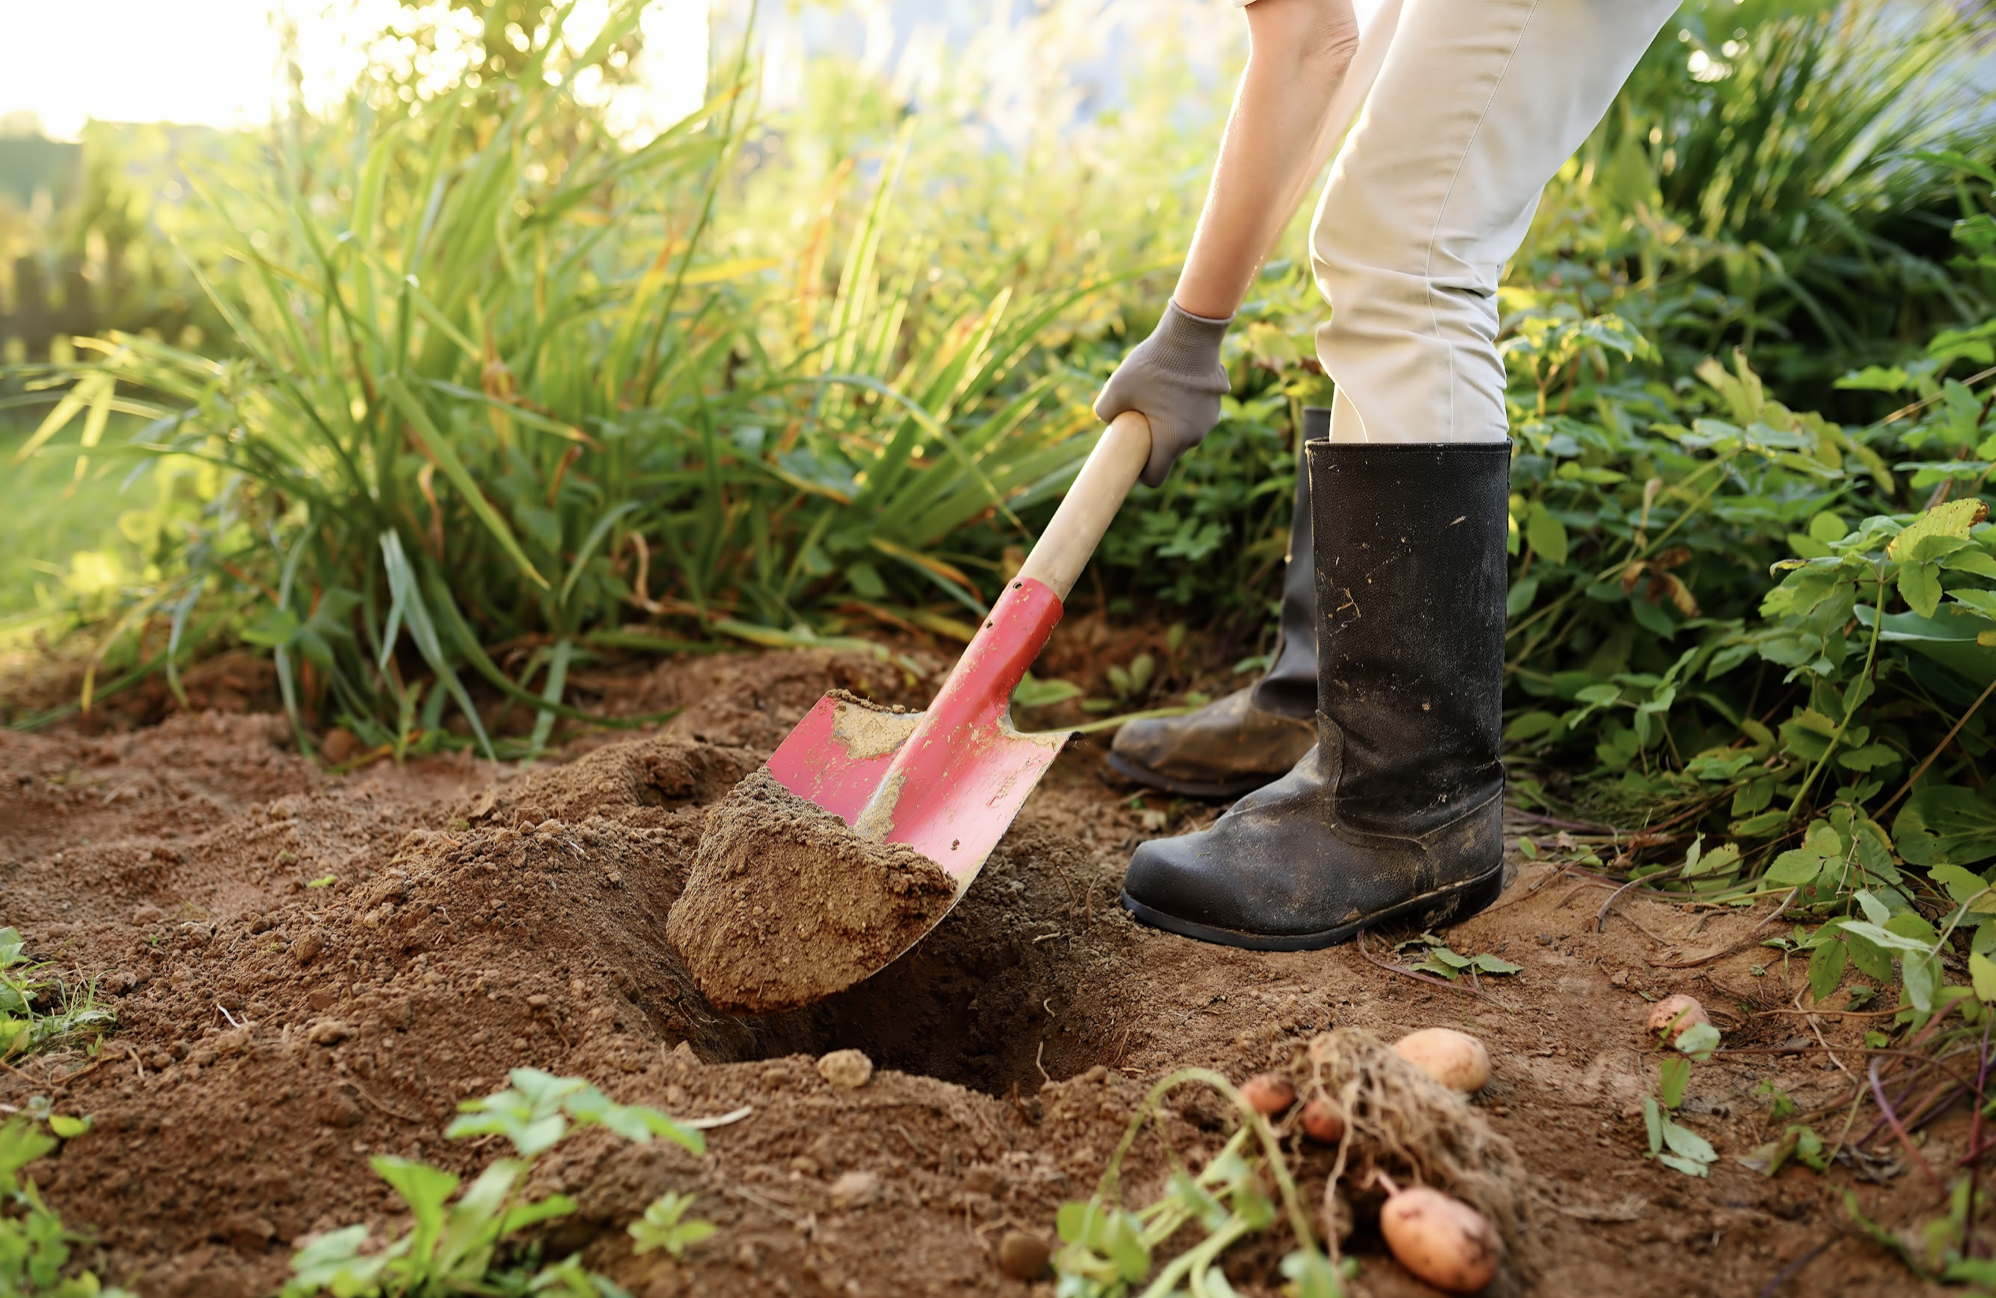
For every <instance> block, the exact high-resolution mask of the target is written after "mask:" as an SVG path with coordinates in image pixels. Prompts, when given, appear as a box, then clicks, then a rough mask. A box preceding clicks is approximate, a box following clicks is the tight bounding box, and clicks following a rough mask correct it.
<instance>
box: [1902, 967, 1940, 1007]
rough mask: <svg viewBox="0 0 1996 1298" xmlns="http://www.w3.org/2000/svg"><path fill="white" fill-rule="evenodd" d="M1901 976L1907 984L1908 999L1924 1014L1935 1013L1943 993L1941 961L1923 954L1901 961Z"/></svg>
mask: <svg viewBox="0 0 1996 1298" xmlns="http://www.w3.org/2000/svg"><path fill="white" fill-rule="evenodd" d="M1899 976H1900V979H1901V980H1902V981H1903V982H1904V983H1905V984H1906V999H1907V1000H1909V1001H1911V1002H1912V1003H1913V1008H1914V1009H1916V1010H1918V1011H1919V1012H1920V1013H1922V1014H1928V1013H1931V1012H1932V1011H1933V1008H1934V1003H1935V1001H1936V1000H1937V999H1938V998H1939V996H1940V991H1941V959H1940V957H1939V956H1937V955H1928V954H1926V953H1925V952H1922V953H1921V954H1919V955H1908V956H1906V957H1905V958H1903V959H1902V960H1900V961H1899Z"/></svg>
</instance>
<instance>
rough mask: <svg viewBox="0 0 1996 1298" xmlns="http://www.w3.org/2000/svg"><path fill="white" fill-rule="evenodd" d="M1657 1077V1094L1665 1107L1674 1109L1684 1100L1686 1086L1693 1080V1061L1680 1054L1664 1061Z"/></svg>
mask: <svg viewBox="0 0 1996 1298" xmlns="http://www.w3.org/2000/svg"><path fill="white" fill-rule="evenodd" d="M1659 1073H1660V1076H1659V1077H1658V1079H1657V1094H1658V1096H1659V1097H1660V1098H1661V1099H1662V1101H1663V1107H1664V1108H1666V1109H1674V1108H1676V1107H1677V1106H1678V1105H1680V1104H1682V1103H1683V1102H1684V1088H1685V1086H1686V1085H1688V1084H1689V1083H1690V1081H1691V1061H1690V1060H1689V1059H1686V1058H1684V1057H1683V1056H1682V1055H1678V1056H1676V1057H1674V1058H1670V1059H1666V1060H1664V1061H1663V1064H1662V1066H1661V1068H1660V1069H1659Z"/></svg>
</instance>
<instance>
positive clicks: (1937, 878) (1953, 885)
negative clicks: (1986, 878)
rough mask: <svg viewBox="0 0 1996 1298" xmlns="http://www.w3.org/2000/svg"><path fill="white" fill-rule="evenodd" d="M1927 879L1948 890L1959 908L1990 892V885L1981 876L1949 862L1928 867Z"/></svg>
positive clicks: (1948, 893)
mask: <svg viewBox="0 0 1996 1298" xmlns="http://www.w3.org/2000/svg"><path fill="white" fill-rule="evenodd" d="M1927 877H1928V878H1930V879H1932V880H1933V881H1934V882H1935V883H1938V884H1939V885H1941V886H1942V887H1943V888H1945V889H1947V895H1948V896H1949V897H1951V898H1953V900H1954V904H1955V905H1957V906H1966V905H1967V904H1968V903H1969V902H1971V901H1974V900H1975V899H1976V898H1978V897H1980V896H1981V895H1982V894H1983V893H1985V892H1988V891H1989V885H1988V884H1986V883H1984V882H1983V881H1982V876H1981V875H1979V874H1976V873H1975V872H1974V871H1973V870H1965V869H1963V868H1962V867H1960V866H1958V865H1954V864H1952V863H1950V862H1947V861H1942V862H1940V863H1939V864H1937V865H1931V866H1928V867H1927Z"/></svg>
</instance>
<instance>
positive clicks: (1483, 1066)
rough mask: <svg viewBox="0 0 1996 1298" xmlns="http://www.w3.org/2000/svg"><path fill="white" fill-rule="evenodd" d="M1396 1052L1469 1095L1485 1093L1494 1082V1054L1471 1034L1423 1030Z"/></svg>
mask: <svg viewBox="0 0 1996 1298" xmlns="http://www.w3.org/2000/svg"><path fill="white" fill-rule="evenodd" d="M1393 1049H1394V1051H1395V1053H1397V1054H1398V1055H1399V1056H1400V1057H1401V1058H1402V1059H1405V1060H1406V1061H1407V1062H1408V1063H1410V1064H1413V1065H1414V1066H1415V1067H1417V1068H1419V1069H1420V1070H1421V1071H1422V1072H1424V1073H1426V1074H1427V1075H1428V1076H1430V1077H1432V1078H1434V1079H1435V1080H1436V1081H1438V1082H1440V1083H1441V1084H1442V1085H1443V1086H1446V1087H1448V1088H1449V1089H1450V1090H1455V1091H1461V1092H1462V1093H1463V1094H1465V1095H1469V1094H1473V1093H1475V1092H1477V1091H1480V1090H1482V1089H1483V1086H1484V1083H1486V1082H1488V1081H1489V1080H1490V1052H1489V1051H1488V1050H1485V1049H1484V1048H1483V1043H1482V1042H1481V1041H1478V1040H1477V1039H1476V1038H1475V1037H1472V1036H1470V1035H1469V1034H1468V1033H1467V1032H1457V1031H1456V1030H1455V1029H1454V1028H1423V1029H1421V1030H1420V1031H1419V1032H1409V1033H1408V1034H1407V1035H1406V1036H1404V1037H1401V1038H1400V1039H1399V1040H1398V1041H1396V1042H1394V1043H1393Z"/></svg>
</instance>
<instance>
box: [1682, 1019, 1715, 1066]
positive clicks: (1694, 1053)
mask: <svg viewBox="0 0 1996 1298" xmlns="http://www.w3.org/2000/svg"><path fill="white" fill-rule="evenodd" d="M1675 1044H1676V1047H1677V1050H1678V1053H1680V1054H1686V1055H1690V1056H1691V1057H1692V1058H1693V1059H1699V1060H1705V1059H1710V1058H1711V1057H1712V1052H1713V1051H1714V1050H1716V1049H1718V1046H1719V1030H1718V1029H1717V1028H1715V1027H1713V1026H1712V1025H1711V1024H1709V1023H1693V1024H1692V1025H1691V1026H1690V1027H1688V1028H1686V1029H1684V1031H1682V1032H1680V1033H1678V1035H1677V1041H1676V1043H1675Z"/></svg>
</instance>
